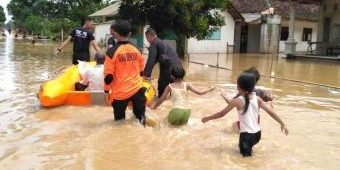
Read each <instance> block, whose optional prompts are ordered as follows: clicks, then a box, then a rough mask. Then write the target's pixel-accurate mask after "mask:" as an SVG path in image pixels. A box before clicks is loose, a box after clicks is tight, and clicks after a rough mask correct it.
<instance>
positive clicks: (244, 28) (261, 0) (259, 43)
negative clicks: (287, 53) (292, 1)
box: [231, 0, 320, 53]
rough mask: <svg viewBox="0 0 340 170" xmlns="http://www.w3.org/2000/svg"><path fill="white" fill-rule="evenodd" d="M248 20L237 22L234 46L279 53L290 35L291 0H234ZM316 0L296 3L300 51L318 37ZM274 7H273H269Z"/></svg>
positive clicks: (253, 50)
mask: <svg viewBox="0 0 340 170" xmlns="http://www.w3.org/2000/svg"><path fill="white" fill-rule="evenodd" d="M231 2H232V4H233V5H234V6H235V8H236V9H237V10H238V11H239V12H240V13H241V14H242V15H243V17H244V18H245V22H244V23H241V25H238V24H237V25H236V29H235V43H234V46H235V49H234V51H235V52H236V53H237V52H240V53H278V52H283V51H284V49H285V44H284V42H285V41H286V40H287V38H288V30H289V28H288V25H289V11H290V10H289V6H290V5H289V1H283V0H269V1H265V0H251V1H250V0H231ZM319 8H320V6H319V5H318V4H317V2H313V3H302V4H298V5H297V13H296V21H295V28H294V33H295V35H294V38H295V41H296V42H297V49H296V51H297V52H304V53H306V52H307V48H308V42H309V41H316V40H317V33H318V31H317V27H318V24H317V21H318V13H319ZM269 9H271V10H269Z"/></svg>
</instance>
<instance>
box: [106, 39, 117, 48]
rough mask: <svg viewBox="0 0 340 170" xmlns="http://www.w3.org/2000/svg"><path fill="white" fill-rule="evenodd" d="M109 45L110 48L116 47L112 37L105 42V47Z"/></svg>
mask: <svg viewBox="0 0 340 170" xmlns="http://www.w3.org/2000/svg"><path fill="white" fill-rule="evenodd" d="M109 45H112V46H114V45H116V41H115V39H114V38H113V37H110V38H109V39H108V40H107V46H109Z"/></svg>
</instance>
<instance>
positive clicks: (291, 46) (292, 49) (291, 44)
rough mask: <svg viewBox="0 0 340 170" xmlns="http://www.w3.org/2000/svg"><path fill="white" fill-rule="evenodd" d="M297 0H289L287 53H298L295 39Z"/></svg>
mask: <svg viewBox="0 0 340 170" xmlns="http://www.w3.org/2000/svg"><path fill="white" fill-rule="evenodd" d="M297 3H298V2H297V0H290V1H289V10H290V11H289V12H290V13H289V35H288V39H287V41H286V42H285V54H295V53H296V44H297V42H295V39H294V31H295V14H296V6H297Z"/></svg>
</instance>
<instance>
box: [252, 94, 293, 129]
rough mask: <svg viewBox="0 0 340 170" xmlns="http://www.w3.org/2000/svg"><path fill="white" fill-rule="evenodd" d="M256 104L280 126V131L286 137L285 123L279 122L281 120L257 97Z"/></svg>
mask: <svg viewBox="0 0 340 170" xmlns="http://www.w3.org/2000/svg"><path fill="white" fill-rule="evenodd" d="M257 100H258V103H259V106H260V107H261V108H262V109H263V110H264V111H266V112H267V113H268V114H269V115H270V117H272V118H273V119H274V120H276V121H277V122H278V123H279V124H280V125H281V131H282V132H283V133H284V134H285V135H288V133H289V132H288V129H287V127H286V125H285V123H284V122H283V121H282V120H281V118H280V117H279V116H278V115H277V114H276V113H275V112H274V111H273V110H272V109H270V108H269V107H268V106H267V105H266V104H265V103H264V101H263V100H262V99H261V98H259V97H258V99H257Z"/></svg>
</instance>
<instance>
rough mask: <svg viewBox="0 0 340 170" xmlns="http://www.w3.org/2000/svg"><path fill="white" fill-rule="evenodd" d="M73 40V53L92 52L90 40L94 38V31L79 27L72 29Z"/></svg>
mask: <svg viewBox="0 0 340 170" xmlns="http://www.w3.org/2000/svg"><path fill="white" fill-rule="evenodd" d="M70 36H71V37H72V40H73V53H78V52H80V53H82V52H85V53H90V42H91V41H92V40H94V36H93V33H92V32H91V31H90V30H87V29H85V28H77V29H74V30H72V31H71V33H70Z"/></svg>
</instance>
